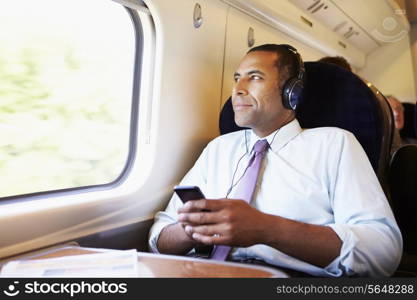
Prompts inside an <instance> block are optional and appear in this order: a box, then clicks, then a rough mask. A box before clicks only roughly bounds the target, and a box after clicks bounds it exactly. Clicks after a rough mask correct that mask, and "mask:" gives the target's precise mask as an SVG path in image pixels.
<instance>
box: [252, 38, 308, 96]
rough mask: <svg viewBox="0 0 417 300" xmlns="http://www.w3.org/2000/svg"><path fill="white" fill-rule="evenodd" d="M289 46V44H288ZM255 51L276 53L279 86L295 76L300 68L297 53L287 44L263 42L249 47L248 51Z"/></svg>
mask: <svg viewBox="0 0 417 300" xmlns="http://www.w3.org/2000/svg"><path fill="white" fill-rule="evenodd" d="M290 47H291V46H290ZM255 51H266V52H273V53H276V54H277V60H276V62H275V66H276V67H277V69H278V74H279V82H280V88H282V87H283V85H284V83H285V82H286V81H287V80H288V79H289V78H292V77H296V76H297V75H298V74H297V73H298V70H299V68H300V66H299V65H298V64H299V60H298V57H297V55H295V53H294V52H292V51H291V50H290V48H289V46H287V45H285V44H282V45H280V44H264V45H260V46H256V47H253V48H251V49H249V51H248V52H247V54H248V53H251V52H255Z"/></svg>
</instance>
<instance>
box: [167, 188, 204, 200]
mask: <svg viewBox="0 0 417 300" xmlns="http://www.w3.org/2000/svg"><path fill="white" fill-rule="evenodd" d="M174 191H175V193H177V195H178V197H180V199H181V201H182V202H183V203H185V202H187V201H190V200H197V199H204V198H205V197H204V194H203V193H202V192H201V190H200V188H199V187H198V186H176V187H174Z"/></svg>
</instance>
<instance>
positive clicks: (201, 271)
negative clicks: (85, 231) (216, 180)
mask: <svg viewBox="0 0 417 300" xmlns="http://www.w3.org/2000/svg"><path fill="white" fill-rule="evenodd" d="M102 251H105V249H95V248H83V247H78V246H63V247H56V248H52V249H47V250H44V251H40V252H37V253H34V254H32V255H30V254H28V255H25V256H23V257H19V258H17V259H44V258H54V257H64V256H70V255H88V254H91V253H98V252H102ZM138 270H139V274H138V276H139V277H163V278H184V277H185V278H209V277H221V278H223V277H224V278H226V277H229V278H230V277H233V278H242V277H247V278H248V277H249V278H271V277H275V278H277V277H279V278H287V277H289V276H288V274H287V273H285V272H283V271H280V270H278V269H275V268H269V267H264V266H257V265H250V264H242V263H233V262H218V261H210V260H207V259H201V258H190V257H183V256H174V255H162V254H152V253H146V252H138Z"/></svg>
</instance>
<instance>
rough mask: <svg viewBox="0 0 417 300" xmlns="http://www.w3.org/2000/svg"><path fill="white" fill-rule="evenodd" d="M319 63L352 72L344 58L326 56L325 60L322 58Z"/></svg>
mask: <svg viewBox="0 0 417 300" xmlns="http://www.w3.org/2000/svg"><path fill="white" fill-rule="evenodd" d="M318 61H319V62H324V63H328V64H333V65H337V66H339V67H342V68H344V69H346V70H348V71H351V72H352V68H351V67H350V64H349V62H348V61H347V60H346V58H344V57H343V56H325V57H323V58H320V59H319V60H318Z"/></svg>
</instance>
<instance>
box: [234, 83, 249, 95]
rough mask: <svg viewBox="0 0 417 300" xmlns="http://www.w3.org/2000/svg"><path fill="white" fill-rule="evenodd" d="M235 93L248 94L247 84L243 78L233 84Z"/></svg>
mask: <svg viewBox="0 0 417 300" xmlns="http://www.w3.org/2000/svg"><path fill="white" fill-rule="evenodd" d="M232 93H233V95H235V96H245V95H247V94H248V89H247V84H246V82H245V80H243V79H241V80H239V81H237V82H236V83H235V85H234V86H233V91H232Z"/></svg>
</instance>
